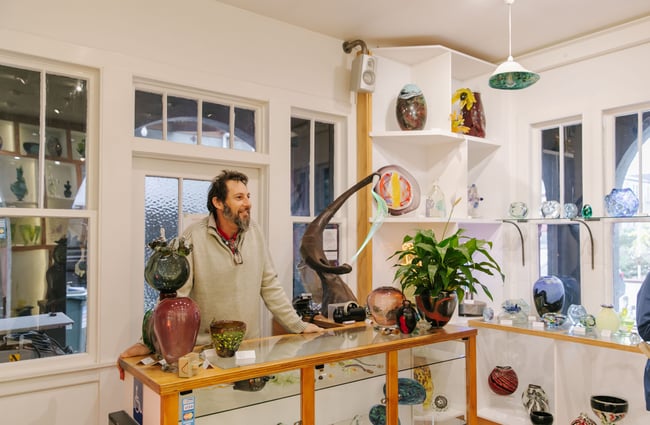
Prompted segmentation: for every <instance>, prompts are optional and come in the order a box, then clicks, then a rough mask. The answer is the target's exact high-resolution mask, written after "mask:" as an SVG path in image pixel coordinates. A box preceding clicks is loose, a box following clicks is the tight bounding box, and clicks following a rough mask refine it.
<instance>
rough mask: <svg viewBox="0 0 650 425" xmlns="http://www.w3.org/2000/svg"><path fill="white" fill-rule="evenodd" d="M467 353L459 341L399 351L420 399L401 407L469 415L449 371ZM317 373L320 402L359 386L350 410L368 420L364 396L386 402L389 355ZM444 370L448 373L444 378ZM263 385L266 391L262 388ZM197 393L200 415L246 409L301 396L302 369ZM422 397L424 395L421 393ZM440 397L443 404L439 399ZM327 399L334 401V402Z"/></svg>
mask: <svg viewBox="0 0 650 425" xmlns="http://www.w3.org/2000/svg"><path fill="white" fill-rule="evenodd" d="M464 359H465V353H464V346H463V344H461V343H458V342H447V343H441V344H439V345H438V344H436V345H433V346H427V347H418V348H414V349H410V350H401V351H400V352H399V353H398V370H399V376H400V383H401V384H402V386H404V388H403V390H404V393H405V394H404V397H406V394H408V395H409V396H413V397H415V398H416V399H417V400H415V401H417V403H415V404H410V401H409V400H406V399H404V400H401V401H400V404H402V405H403V406H401V407H400V410H411V411H412V414H413V415H415V416H418V417H422V416H427V415H428V416H429V417H431V416H433V417H434V418H435V419H436V420H437V421H441V420H443V419H444V418H457V417H464V406H465V405H466V403H465V396H464V394H463V392H462V391H460V388H451V387H450V384H448V383H447V382H446V377H445V375H446V374H448V373H449V370H450V368H453V369H454V370H455V371H456V372H458V373H461V374H462V373H464ZM455 361H460V362H461V364H459V365H456V366H454V365H453V364H454V362H455ZM315 374H316V391H317V394H316V396H317V397H318V398H319V403H320V397H321V395H320V392H323V393H324V394H323V396H322V397H323V398H331V397H337V398H340V399H341V400H348V402H349V400H350V399H353V398H358V392H359V391H361V393H363V394H364V397H362V398H361V399H359V402H358V403H351V404H352V407H353V408H352V409H349V410H350V411H349V412H348V413H347V414H348V416H350V417H354V416H358V417H360V418H365V419H366V420H367V418H368V413H369V409H370V407H371V406H372V405H373V404H372V403H371V404H369V405H367V406H366V404H367V403H364V399H365V397H367V396H368V395H371V394H373V395H374V397H375V400H374V403H375V404H381V403H382V399H383V398H385V394H384V393H383V386H384V384H385V379H386V377H385V375H386V361H385V356H384V355H373V356H364V357H360V358H353V359H346V360H339V361H334V362H328V363H324V364H321V365H317V366H316V368H315ZM440 376H442V377H445V379H444V380H441V379H439V377H440ZM413 381H415V382H413ZM420 385H421V386H422V387H420ZM451 385H453V384H451ZM263 389H264V391H262V390H263ZM233 390H236V391H233ZM409 390H412V391H409ZM193 393H194V396H195V399H196V405H197V412H196V413H197V417H202V416H210V415H213V414H216V413H221V412H226V411H230V410H233V409H245V408H247V407H249V406H253V405H256V404H260V403H267V402H271V401H275V400H280V399H284V398H289V397H297V396H299V395H300V371H299V370H292V371H287V372H281V373H277V374H274V375H272V376H263V377H256V378H253V379H247V380H242V381H238V382H235V383H229V384H224V385H220V386H216V387H211V388H205V389H198V390H195V391H194V392H193ZM334 394H336V395H334ZM342 394H345V395H342ZM355 394H357V395H355ZM446 394H449V395H450V396H447V395H446ZM420 397H422V398H421V399H420ZM436 397H437V398H438V406H436V405H435V404H434V401H435V399H436ZM325 404H326V405H327V406H331V405H332V404H331V402H327V403H325ZM348 404H350V403H348ZM360 406H365V408H360ZM317 413H318V412H317ZM403 413H404V414H402V415H400V416H402V417H404V419H403V420H402V421H403V422H404V421H405V420H406V417H405V416H407V415H406V412H403ZM324 414H325V413H324V412H323V413H322V414H317V416H318V417H323V415H324ZM339 417H340V415H339ZM343 417H345V415H343ZM328 423H329V422H328ZM436 423H437V422H436Z"/></svg>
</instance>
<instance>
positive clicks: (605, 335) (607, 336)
mask: <svg viewBox="0 0 650 425" xmlns="http://www.w3.org/2000/svg"><path fill="white" fill-rule="evenodd" d="M600 336H601V337H602V338H605V339H610V338H611V337H612V331H610V330H609V329H603V330H601V331H600Z"/></svg>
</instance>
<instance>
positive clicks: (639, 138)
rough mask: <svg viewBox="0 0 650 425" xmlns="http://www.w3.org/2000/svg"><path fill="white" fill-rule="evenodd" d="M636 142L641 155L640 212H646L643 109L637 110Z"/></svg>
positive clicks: (639, 164)
mask: <svg viewBox="0 0 650 425" xmlns="http://www.w3.org/2000/svg"><path fill="white" fill-rule="evenodd" d="M636 143H637V153H638V155H639V161H638V173H639V181H638V189H637V196H638V198H639V206H640V211H639V213H640V214H643V213H645V211H644V210H645V209H644V208H643V198H644V197H643V113H642V111H639V112H637V136H636Z"/></svg>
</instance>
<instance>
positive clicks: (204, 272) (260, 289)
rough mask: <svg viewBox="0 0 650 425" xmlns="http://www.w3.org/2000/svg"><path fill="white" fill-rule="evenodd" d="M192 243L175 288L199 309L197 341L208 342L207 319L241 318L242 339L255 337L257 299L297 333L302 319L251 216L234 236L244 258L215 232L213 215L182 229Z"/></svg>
mask: <svg viewBox="0 0 650 425" xmlns="http://www.w3.org/2000/svg"><path fill="white" fill-rule="evenodd" d="M183 236H184V237H185V239H186V241H187V242H188V243H191V244H192V246H193V248H192V252H191V253H190V255H189V256H188V257H187V259H188V261H189V263H190V270H191V271H190V277H189V279H188V281H187V282H186V283H185V285H183V287H182V288H181V289H180V290H179V291H178V293H177V295H178V296H179V297H183V296H187V297H190V298H192V299H193V300H194V301H195V302H196V303H197V304H198V306H199V310H200V311H201V327H200V329H199V336H198V338H197V344H209V343H211V339H210V322H211V321H212V320H214V319H216V320H242V321H244V322H246V325H247V331H246V337H245V338H246V339H250V338H258V337H260V320H261V318H260V317H261V303H260V296H261V299H263V300H264V303H265V304H266V307H267V308H268V309H269V310H270V311H271V313H272V314H273V316H274V317H275V319H276V320H277V321H278V322H279V323H280V324H281V325H282V326H283V327H284V328H285V329H286V330H287V331H289V332H293V333H300V332H302V331H303V330H304V329H305V327H306V323H305V322H303V321H302V319H301V318H300V316H298V314H297V313H296V311H295V310H294V308H293V306H292V305H291V302H290V300H289V298H288V297H287V294H286V292H285V291H284V289H283V288H282V286H281V284H280V281H279V280H278V275H277V273H276V272H275V268H274V266H273V262H272V261H271V256H270V254H269V251H268V247H267V245H266V241H265V239H264V236H263V235H262V232H261V230H260V228H259V226H258V225H257V223H254V222H252V221H251V224H250V227H249V229H248V230H247V231H245V232H241V233H240V234H239V236H238V242H239V251H240V253H241V256H242V259H243V263H242V264H235V261H234V255H233V254H232V252H231V251H230V248H228V246H227V245H226V244H225V243H224V242H223V240H222V239H221V237H220V236H219V234H218V233H217V228H216V223H215V220H214V217H213V216H212V215H209V216H208V217H206V218H205V219H203V220H201V221H199V222H196V223H194V224H192V225H191V226H190V227H188V228H187V230H186V231H185V233H184V234H183Z"/></svg>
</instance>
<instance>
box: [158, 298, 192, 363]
mask: <svg viewBox="0 0 650 425" xmlns="http://www.w3.org/2000/svg"><path fill="white" fill-rule="evenodd" d="M160 296H161V298H162V299H161V300H160V302H159V303H158V304H157V305H156V308H155V309H154V311H153V329H154V333H155V335H156V339H157V341H158V345H159V347H160V351H161V353H162V356H163V358H164V359H165V362H167V365H168V366H169V367H170V368H171V369H172V370H173V369H174V367H175V365H176V364H177V363H178V359H179V358H180V357H182V356H184V355H186V354H187V353H190V352H191V351H192V350H193V349H194V344H195V343H196V337H197V336H198V334H199V326H200V324H201V314H200V312H199V307H198V305H197V304H196V303H195V302H194V301H192V300H191V299H190V298H187V297H176V293H175V292H174V293H173V294H164V293H163V294H160Z"/></svg>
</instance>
